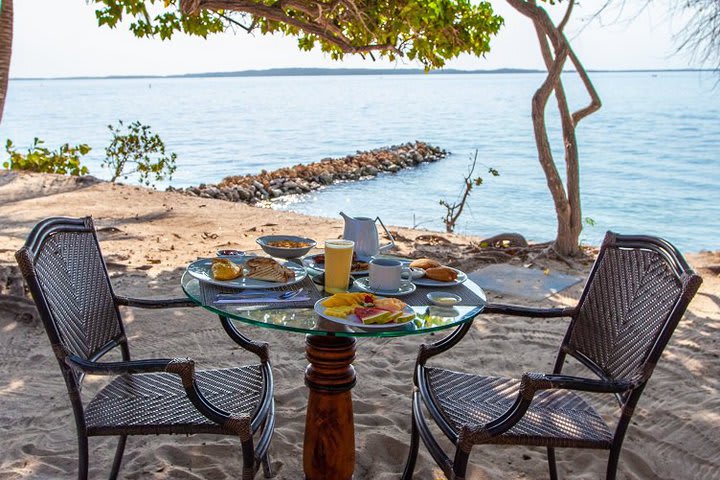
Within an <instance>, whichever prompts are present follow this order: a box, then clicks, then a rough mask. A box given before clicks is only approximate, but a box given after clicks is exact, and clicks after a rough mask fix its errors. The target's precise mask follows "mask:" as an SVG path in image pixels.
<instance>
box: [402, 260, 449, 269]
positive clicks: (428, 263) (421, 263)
mask: <svg viewBox="0 0 720 480" xmlns="http://www.w3.org/2000/svg"><path fill="white" fill-rule="evenodd" d="M441 266H442V265H441V264H440V262H436V261H435V260H432V259H430V258H418V259H417V260H413V261H412V262H410V268H422V269H423V270H427V269H428V268H435V267H441Z"/></svg>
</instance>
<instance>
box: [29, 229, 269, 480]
mask: <svg viewBox="0 0 720 480" xmlns="http://www.w3.org/2000/svg"><path fill="white" fill-rule="evenodd" d="M15 256H16V258H17V261H18V263H19V264H20V268H21V269H22V272H23V276H24V277H25V280H26V282H27V283H28V285H29V287H30V291H31V292H32V295H33V298H34V300H35V303H36V305H37V308H38V311H39V312H40V316H41V318H42V320H43V323H44V325H45V330H46V332H47V335H48V337H49V338H50V343H51V344H52V349H53V352H54V353H55V356H56V357H57V360H58V363H59V364H60V370H61V371H62V374H63V377H64V379H65V384H66V386H67V390H68V393H69V395H70V402H71V404H72V408H73V413H74V414H75V424H76V427H77V438H78V446H79V468H78V478H80V479H87V477H88V437H91V436H96V435H118V436H119V441H118V445H117V450H116V452H115V459H114V461H113V465H112V470H111V473H110V478H113V479H114V478H116V477H117V474H118V471H119V469H120V463H121V462H122V457H123V451H124V449H125V441H126V439H127V435H149V434H152V435H156V434H178V433H179V434H191V433H215V434H223V435H237V436H239V437H240V440H241V444H242V452H243V476H242V478H243V479H244V480H249V479H252V478H253V477H254V476H255V473H256V471H257V470H258V468H259V466H260V465H261V464H262V466H263V470H264V471H265V475H266V476H270V475H271V472H270V462H269V458H268V447H269V444H270V439H271V436H272V432H273V427H274V418H275V413H274V403H273V378H272V372H271V369H270V364H269V362H268V347H267V344H265V343H259V342H253V341H251V340H249V339H247V338H245V337H243V336H242V335H241V334H240V333H239V332H238V331H236V330H234V328H235V327H234V326H233V325H232V324H230V322H227V323H228V325H225V328H226V330H228V331H229V333H231V336H232V337H233V339H234V340H235V341H237V342H238V343H240V345H241V346H243V347H245V348H247V349H248V350H251V351H252V352H254V353H255V354H257V355H258V356H259V357H260V363H259V364H256V365H249V366H241V367H236V368H225V369H218V370H205V371H196V370H195V364H194V362H193V361H192V360H191V359H189V358H173V359H170V358H166V359H153V360H131V359H130V350H129V348H128V342H127V338H126V336H125V329H124V327H123V322H122V320H121V318H120V312H119V310H118V306H119V305H125V306H130V307H141V308H164V307H184V306H192V305H193V304H192V302H189V301H188V300H187V299H172V300H161V301H154V300H147V299H145V300H141V299H131V298H124V297H121V296H119V295H116V294H115V293H114V292H113V289H112V286H111V284H110V280H109V277H108V274H107V270H106V267H105V264H104V262H103V259H102V256H101V254H100V246H99V244H98V241H97V237H96V235H95V230H94V228H93V223H92V220H91V219H90V218H89V217H88V218H82V219H71V218H49V219H47V220H44V221H42V222H40V223H39V224H38V225H37V226H36V227H35V228H34V229H33V230H32V232H31V233H30V235H29V237H28V239H27V241H26V243H25V246H24V247H23V248H21V249H20V250H19V251H18V252H17V253H16V255H15ZM116 347H119V349H120V353H121V355H122V361H118V362H101V361H100V358H101V357H102V356H104V355H105V354H107V353H108V352H110V351H111V350H114V349H115V348H116ZM93 374H99V375H114V376H115V377H114V378H113V379H112V380H111V382H110V383H109V384H108V385H107V386H106V387H104V388H103V389H102V390H101V391H100V392H98V394H97V395H95V397H94V398H92V399H91V400H90V401H89V402H87V403H85V404H83V401H82V398H81V387H82V383H83V379H84V377H85V375H93ZM258 431H259V432H260V433H259V438H258V441H257V444H254V442H253V434H255V433H256V432H258Z"/></svg>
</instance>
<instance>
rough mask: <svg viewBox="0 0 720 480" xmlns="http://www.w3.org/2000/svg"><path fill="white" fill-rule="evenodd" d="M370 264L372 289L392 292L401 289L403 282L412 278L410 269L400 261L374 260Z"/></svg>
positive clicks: (388, 259) (389, 259)
mask: <svg viewBox="0 0 720 480" xmlns="http://www.w3.org/2000/svg"><path fill="white" fill-rule="evenodd" d="M369 264H370V269H369V270H370V271H369V276H370V282H369V283H370V288H371V289H373V290H383V291H388V292H392V291H395V290H399V289H400V285H401V284H402V280H409V279H410V278H411V277H412V272H411V271H410V268H408V267H406V266H403V264H402V262H401V261H399V260H393V259H391V258H373V259H372V260H370V262H369Z"/></svg>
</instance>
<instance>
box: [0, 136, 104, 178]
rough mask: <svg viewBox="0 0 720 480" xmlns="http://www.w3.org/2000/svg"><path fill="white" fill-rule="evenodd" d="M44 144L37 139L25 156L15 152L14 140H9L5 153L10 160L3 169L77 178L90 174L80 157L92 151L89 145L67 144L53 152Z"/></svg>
mask: <svg viewBox="0 0 720 480" xmlns="http://www.w3.org/2000/svg"><path fill="white" fill-rule="evenodd" d="M44 144H45V142H43V141H42V140H40V139H39V138H37V137H35V139H34V140H33V145H32V147H30V148H29V149H28V151H27V153H26V154H23V153H20V152H18V151H17V150H15V148H14V145H13V142H12V140H10V139H7V142H6V143H5V151H6V152H7V153H8V155H10V158H9V159H8V160H7V161H5V162H3V164H2V166H3V168H8V169H10V170H26V171H30V172H38V173H58V174H63V175H65V174H67V175H76V176H77V175H87V174H88V169H87V167H84V166H82V165H81V164H80V157H82V156H83V155H87V154H88V152H90V150H91V149H90V147H89V146H88V145H86V144H84V143H81V144H80V145H75V146H72V147H71V146H70V145H69V144H67V143H66V144H64V145H61V146H60V148H58V149H57V150H52V151H51V150H49V149H47V148H45V147H44V146H43V145H44Z"/></svg>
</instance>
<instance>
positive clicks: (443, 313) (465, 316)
mask: <svg viewBox="0 0 720 480" xmlns="http://www.w3.org/2000/svg"><path fill="white" fill-rule="evenodd" d="M308 274H309V275H315V274H317V272H313V271H312V269H308ZM181 285H182V289H183V291H184V292H185V294H186V295H187V296H188V297H189V298H190V299H191V300H193V301H194V302H196V303H197V304H198V305H200V306H202V307H203V308H205V309H207V310H209V311H211V312H213V313H216V314H218V315H222V316H226V317H228V318H231V319H234V320H239V321H241V322H244V323H248V324H252V325H257V326H260V327H265V328H273V329H278V330H286V331H290V332H298V333H306V334H312V335H335V336H345V337H400V336H405V335H414V334H424V333H429V332H433V331H437V330H444V329H447V328H452V327H457V326H459V325H461V324H463V323H466V322H469V321H471V320H472V319H473V318H475V317H476V316H477V315H478V314H479V313H480V312H482V310H483V308H484V307H485V300H486V297H485V292H483V290H482V289H481V288H480V287H479V286H478V285H477V284H475V283H474V282H473V281H472V280H469V279H468V280H466V281H465V283H464V284H463V285H464V286H465V287H467V288H469V289H470V290H471V291H472V292H473V293H474V294H475V295H477V296H478V297H479V298H480V299H481V301H480V302H478V303H479V304H478V305H472V306H456V307H451V308H448V307H436V306H428V305H410V307H411V308H412V309H413V310H414V311H415V314H416V316H415V319H414V320H412V321H411V322H408V323H406V324H404V325H388V326H387V327H375V326H363V325H362V324H358V325H347V324H342V323H337V322H335V321H332V320H329V319H326V318H323V317H321V316H319V315H318V314H317V313H316V312H315V310H314V309H313V307H303V308H277V307H276V308H273V306H272V304H270V305H259V306H258V305H253V306H248V305H236V304H215V303H212V304H205V303H204V302H203V295H202V292H201V283H200V280H198V279H197V278H195V277H193V276H192V275H190V274H188V272H185V274H183V276H182V279H181ZM317 288H318V290H321V288H322V287H320V286H318V287H317ZM323 296H325V295H323Z"/></svg>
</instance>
